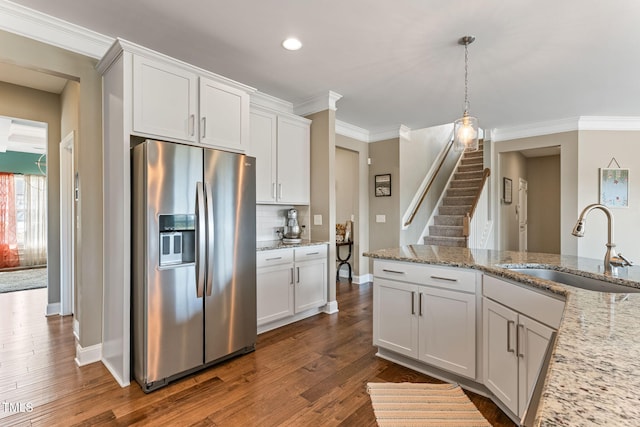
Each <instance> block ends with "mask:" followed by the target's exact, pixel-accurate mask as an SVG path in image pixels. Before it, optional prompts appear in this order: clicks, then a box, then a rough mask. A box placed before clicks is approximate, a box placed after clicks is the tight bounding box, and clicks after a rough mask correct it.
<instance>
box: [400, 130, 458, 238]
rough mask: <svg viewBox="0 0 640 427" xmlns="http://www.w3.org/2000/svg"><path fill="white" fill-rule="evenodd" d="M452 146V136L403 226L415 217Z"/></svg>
mask: <svg viewBox="0 0 640 427" xmlns="http://www.w3.org/2000/svg"><path fill="white" fill-rule="evenodd" d="M452 147H453V137H452V138H451V139H450V140H449V143H448V145H447V149H446V151H445V153H444V155H443V156H442V157H441V158H440V163H438V167H437V168H436V170H435V171H434V172H433V174H432V175H431V178H429V183H428V184H427V186H426V187H425V188H424V190H423V191H422V194H421V195H420V199H419V200H418V203H416V204H415V205H414V207H413V210H412V211H411V214H409V218H407V220H406V221H405V223H404V226H405V227H408V226H409V225H411V223H412V222H413V218H415V216H416V214H417V213H418V211H419V210H420V206H422V202H424V199H425V198H426V197H427V193H429V190H430V189H431V186H432V185H433V182H434V181H435V179H436V177H437V176H438V173H439V172H440V169H442V166H443V165H444V162H445V160H447V157H449V151H451V148H452Z"/></svg>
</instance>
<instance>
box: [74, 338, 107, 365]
mask: <svg viewBox="0 0 640 427" xmlns="http://www.w3.org/2000/svg"><path fill="white" fill-rule="evenodd" d="M100 359H102V344H96V345H92V346H89V347H82V346H81V345H80V344H79V343H76V359H75V361H76V365H78V366H85V365H88V364H90V363H96V362H99V361H100Z"/></svg>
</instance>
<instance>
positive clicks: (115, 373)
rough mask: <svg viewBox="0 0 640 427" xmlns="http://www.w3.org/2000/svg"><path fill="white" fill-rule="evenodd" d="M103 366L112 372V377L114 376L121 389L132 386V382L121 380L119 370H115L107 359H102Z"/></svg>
mask: <svg viewBox="0 0 640 427" xmlns="http://www.w3.org/2000/svg"><path fill="white" fill-rule="evenodd" d="M102 364H103V365H104V366H105V367H106V368H107V370H108V371H109V372H111V376H113V378H114V379H115V380H116V382H117V383H118V384H119V385H120V387H129V385H131V381H130V380H124V379H123V378H120V375H119V374H118V370H117V369H114V368H113V367H112V366H111V364H110V363H109V361H108V360H107V359H102Z"/></svg>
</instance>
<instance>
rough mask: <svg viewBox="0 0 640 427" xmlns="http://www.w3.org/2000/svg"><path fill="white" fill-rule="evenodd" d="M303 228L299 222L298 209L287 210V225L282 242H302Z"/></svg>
mask: <svg viewBox="0 0 640 427" xmlns="http://www.w3.org/2000/svg"><path fill="white" fill-rule="evenodd" d="M301 234H302V230H301V228H300V225H299V224H298V211H297V210H296V209H294V208H292V209H289V211H288V212H287V225H286V226H285V227H284V238H283V239H282V243H300V242H301V241H302V239H301V238H300V235H301Z"/></svg>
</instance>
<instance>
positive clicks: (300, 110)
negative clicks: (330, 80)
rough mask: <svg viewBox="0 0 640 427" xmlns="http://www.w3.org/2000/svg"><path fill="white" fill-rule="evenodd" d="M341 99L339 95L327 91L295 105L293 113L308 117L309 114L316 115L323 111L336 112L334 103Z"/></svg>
mask: <svg viewBox="0 0 640 427" xmlns="http://www.w3.org/2000/svg"><path fill="white" fill-rule="evenodd" d="M340 98H342V95H340V94H339V93H336V92H333V91H328V92H327V93H322V94H320V95H316V96H314V97H311V98H309V99H307V100H305V101H301V102H298V103H295V104H294V105H293V111H294V113H295V114H297V115H299V116H308V115H309V114H313V113H317V112H320V111H325V110H333V111H336V110H337V107H336V103H337V102H338V101H339V100H340Z"/></svg>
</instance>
